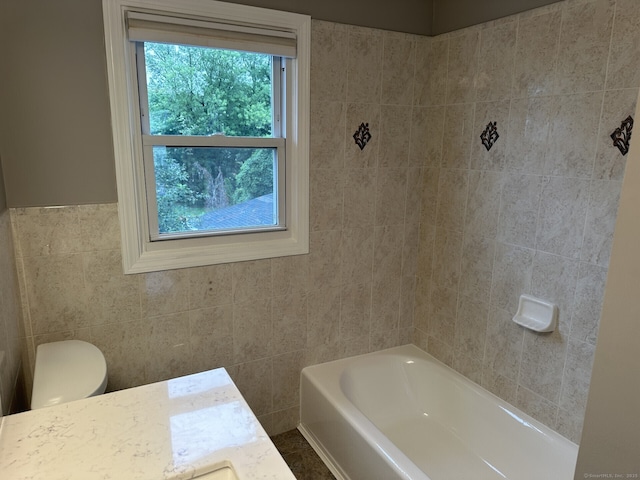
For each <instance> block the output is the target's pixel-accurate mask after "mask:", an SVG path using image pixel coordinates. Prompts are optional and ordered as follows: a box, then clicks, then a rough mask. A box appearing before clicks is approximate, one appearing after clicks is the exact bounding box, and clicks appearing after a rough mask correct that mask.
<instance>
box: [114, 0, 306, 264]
mask: <svg viewBox="0 0 640 480" xmlns="http://www.w3.org/2000/svg"><path fill="white" fill-rule="evenodd" d="M103 8H104V19H105V38H106V49H107V65H108V75H109V87H110V101H111V111H112V128H113V138H114V150H115V155H116V175H117V182H118V202H119V214H120V221H121V227H122V243H123V247H122V249H123V264H124V268H125V273H139V272H148V271H155V270H163V269H169V268H181V267H189V266H197V265H207V264H213V263H224V262H233V261H241V260H252V259H258V258H269V257H276V256H284V255H295V254H302V253H307V252H308V128H309V120H308V112H309V107H308V104H309V29H310V19H309V17H306V16H303V15H298V14H292V13H285V12H276V11H271V10H264V9H257V8H253V7H247V6H242V5H235V4H227V3H221V2H214V1H208V0H186V1H185V0H181V1H180V2H177V1H172V0H103Z"/></svg>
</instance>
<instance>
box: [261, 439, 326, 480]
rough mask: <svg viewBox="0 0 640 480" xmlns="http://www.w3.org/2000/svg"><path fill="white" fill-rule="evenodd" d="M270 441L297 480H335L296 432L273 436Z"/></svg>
mask: <svg viewBox="0 0 640 480" xmlns="http://www.w3.org/2000/svg"><path fill="white" fill-rule="evenodd" d="M271 440H272V441H273V443H274V445H275V446H276V448H277V449H278V451H279V452H280V454H281V455H282V458H284V461H285V462H286V463H287V465H288V466H289V468H290V469H291V471H292V472H293V474H294V475H295V477H296V479H297V480H335V477H334V476H333V475H332V474H331V472H330V471H329V469H328V468H327V466H326V465H325V464H324V463H323V462H322V460H320V457H318V455H317V454H316V452H315V451H314V450H313V448H311V445H309V443H308V442H307V441H306V440H305V438H304V437H303V436H302V434H301V433H300V432H299V431H298V430H289V431H288V432H284V433H281V434H279V435H275V436H273V437H271Z"/></svg>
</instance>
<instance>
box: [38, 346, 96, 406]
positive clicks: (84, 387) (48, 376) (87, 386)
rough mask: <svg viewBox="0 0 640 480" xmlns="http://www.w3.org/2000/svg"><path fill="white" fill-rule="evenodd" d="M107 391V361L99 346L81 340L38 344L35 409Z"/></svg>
mask: <svg viewBox="0 0 640 480" xmlns="http://www.w3.org/2000/svg"><path fill="white" fill-rule="evenodd" d="M106 388H107V362H106V361H105V359H104V355H103V354H102V352H101V351H100V350H99V349H98V347H96V346H95V345H92V344H90V343H87V342H83V341H81V340H65V341H62V342H52V343H43V344H41V345H38V349H37V352H36V368H35V372H34V376H33V391H32V395H31V409H32V410H34V409H36V408H43V407H50V406H52V405H58V404H60V403H66V402H71V401H73V400H80V399H81V398H87V397H93V396H94V395H100V394H102V393H104V391H105V390H106Z"/></svg>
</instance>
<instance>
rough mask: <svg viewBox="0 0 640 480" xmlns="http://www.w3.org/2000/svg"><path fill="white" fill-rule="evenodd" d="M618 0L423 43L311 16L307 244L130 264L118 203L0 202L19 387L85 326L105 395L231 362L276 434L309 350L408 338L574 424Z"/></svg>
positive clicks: (619, 29)
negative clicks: (155, 264)
mask: <svg viewBox="0 0 640 480" xmlns="http://www.w3.org/2000/svg"><path fill="white" fill-rule="evenodd" d="M634 1H635V0H616V1H614V0H611V1H609V0H595V1H592V0H572V1H568V2H562V3H559V4H555V5H552V6H550V7H545V8H543V9H539V10H536V11H533V12H528V13H525V14H521V15H519V16H515V17H509V18H506V19H502V20H499V21H496V22H492V23H490V24H486V25H481V26H478V27H473V28H470V29H466V30H464V31H459V32H453V33H451V34H447V35H443V36H440V37H436V38H425V37H417V36H412V35H405V34H399V33H391V32H384V31H380V30H373V29H366V28H360V27H352V26H344V25H339V24H333V23H328V22H320V21H314V22H313V36H312V102H311V192H310V195H311V199H310V201H311V212H310V216H311V218H310V224H311V253H310V254H309V255H305V256H296V257H285V258H279V259H273V260H261V261H254V262H243V263H235V264H228V265H218V266H210V267H200V268H192V269H184V270H174V271H168V272H160V273H152V274H144V275H133V276H124V275H122V274H121V267H120V254H119V224H118V221H117V209H116V206H115V205H93V206H89V205H85V206H68V207H63V208H47V209H41V208H29V209H14V210H12V212H11V213H12V215H11V216H12V222H13V227H14V235H15V237H16V242H15V243H16V257H17V261H18V271H19V277H20V280H21V291H22V303H23V310H24V317H25V325H26V327H25V333H24V350H25V352H27V353H28V355H26V362H25V363H26V364H27V367H28V368H26V369H25V370H26V373H27V384H28V385H29V386H30V382H31V378H30V375H32V368H33V361H34V352H35V347H36V346H37V345H38V344H39V343H42V342H46V341H50V340H54V339H61V338H84V339H88V340H91V341H92V342H93V343H95V344H96V345H98V346H99V347H100V348H101V349H102V350H103V351H104V352H105V355H106V356H107V361H108V364H109V369H110V386H109V388H110V389H119V388H126V387H130V386H135V385H140V384H143V383H148V382H152V381H156V380H162V379H165V378H169V377H172V376H175V375H181V374H186V373H191V372H196V371H200V370H203V369H207V368H214V367H218V366H225V367H226V368H227V369H228V370H229V372H230V373H231V375H232V376H233V378H234V380H235V381H236V382H237V384H238V385H239V387H240V389H241V390H242V392H243V394H244V395H245V396H246V397H247V399H248V401H249V403H250V405H251V406H252V408H253V409H254V411H255V412H256V414H257V415H259V416H260V419H261V420H262V421H263V423H264V424H265V426H266V427H267V429H268V430H269V431H270V432H271V433H277V432H281V431H284V430H287V429H289V428H292V427H293V426H294V425H295V424H296V421H297V415H298V378H299V372H300V369H301V368H302V367H303V366H304V365H307V364H313V363H318V362H322V361H327V360H331V359H335V358H339V357H343V356H347V355H352V354H358V353H364V352H368V351H373V350H378V349H382V348H386V347H389V346H393V345H397V344H403V343H407V342H410V341H412V340H413V341H414V342H415V343H417V344H418V345H420V346H422V347H424V348H426V349H427V350H428V351H429V352H431V353H432V354H434V355H436V356H437V357H438V358H440V359H441V360H443V361H445V362H446V363H448V364H450V365H452V366H453V367H454V368H456V369H458V370H459V371H461V372H462V373H464V374H465V375H467V376H468V377H469V378H471V379H472V380H475V381H477V382H478V383H481V384H482V385H483V386H485V387H486V388H488V389H489V390H491V391H493V392H494V393H496V394H498V395H499V396H501V397H503V398H505V399H506V400H508V401H510V402H512V403H514V404H516V405H517V406H519V407H521V408H522V409H523V410H525V411H527V412H528V413H530V414H532V415H533V416H535V417H536V418H539V419H540V420H542V421H543V422H545V423H547V424H548V425H550V426H551V427H553V428H555V429H557V430H558V431H560V432H561V433H563V434H565V435H567V436H568V437H570V438H572V439H573V440H575V441H577V440H579V434H580V431H581V426H582V418H583V411H584V404H585V400H586V393H587V389H588V384H589V377H590V372H591V362H592V358H593V349H594V345H595V341H596V336H597V329H598V321H599V314H600V307H601V298H602V292H603V288H604V282H605V280H606V272H607V266H608V256H609V249H610V246H611V237H612V232H613V227H614V223H615V213H616V208H617V201H618V195H619V190H620V185H621V180H622V175H623V173H624V165H625V163H624V162H625V158H624V157H622V156H621V155H620V154H619V153H618V152H617V150H614V149H613V148H612V147H611V141H610V139H609V138H608V135H609V134H610V133H611V131H612V130H613V129H614V128H615V127H617V126H618V125H619V124H620V122H621V121H622V120H623V119H624V118H625V117H626V116H627V115H629V114H631V113H632V112H633V111H634V107H635V105H634V104H635V99H636V95H637V91H638V87H639V86H640V75H639V74H638V73H637V69H636V68H634V66H635V65H637V64H640V49H639V48H638V45H639V44H640V38H639V37H640V33H638V32H640V28H638V27H640V12H638V9H637V8H635V5H634ZM489 121H496V122H497V126H498V131H499V133H500V138H499V140H498V142H497V143H496V145H495V146H494V148H492V150H491V151H489V152H487V151H486V150H485V149H484V147H483V146H482V144H481V143H480V139H479V135H480V133H481V132H482V130H483V129H484V127H485V125H486V124H487V123H488V122H489ZM363 122H364V123H368V124H369V127H370V130H371V133H372V140H371V142H370V143H369V144H368V145H367V146H366V147H365V148H364V150H360V149H359V148H358V147H357V146H356V145H355V143H354V141H353V138H352V135H353V133H354V132H355V131H356V129H357V127H358V126H359V125H360V124H361V123H363ZM520 293H530V294H533V295H537V296H542V297H545V298H548V299H549V300H553V301H555V302H557V303H558V304H559V305H560V312H561V313H560V328H559V330H558V331H556V332H554V333H552V334H550V335H549V334H547V335H537V334H533V333H531V332H525V331H523V330H522V329H521V328H520V327H518V326H516V325H515V324H513V323H512V322H511V317H512V315H513V313H514V311H515V308H516V306H517V301H518V297H519V295H520ZM414 310H415V321H414ZM414 327H415V328H414Z"/></svg>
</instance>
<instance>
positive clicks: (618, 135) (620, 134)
mask: <svg viewBox="0 0 640 480" xmlns="http://www.w3.org/2000/svg"><path fill="white" fill-rule="evenodd" d="M632 129H633V117H631V115H629V116H628V117H627V118H625V119H624V121H623V122H622V124H620V127H618V128H616V129H615V130H614V131H613V133H612V134H611V139H612V140H613V146H614V147H617V148H618V150H620V153H621V154H622V155H626V154H627V153H628V152H629V142H630V141H631V130H632Z"/></svg>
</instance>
